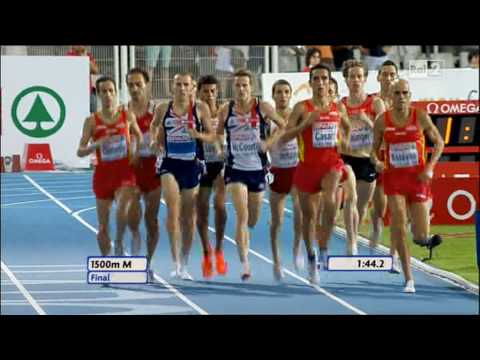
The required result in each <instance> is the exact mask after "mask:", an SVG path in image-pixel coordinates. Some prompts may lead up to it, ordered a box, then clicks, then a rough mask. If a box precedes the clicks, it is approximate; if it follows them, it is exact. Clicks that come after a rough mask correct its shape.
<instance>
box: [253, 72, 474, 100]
mask: <svg viewBox="0 0 480 360" xmlns="http://www.w3.org/2000/svg"><path fill="white" fill-rule="evenodd" d="M440 75H441V76H433V75H432V76H426V77H418V76H416V75H415V74H413V73H412V72H410V71H409V70H400V73H399V76H400V78H403V79H407V80H408V81H409V82H410V88H411V91H412V101H421V100H467V99H468V97H469V95H470V96H471V98H472V100H474V99H478V95H479V94H478V80H479V79H478V78H479V71H478V70H477V69H444V70H441V73H440ZM308 77H309V73H308V72H302V73H272V74H263V75H262V89H263V90H262V96H263V100H265V101H268V102H270V103H272V104H273V99H272V86H273V84H274V83H275V81H277V80H279V79H285V80H287V81H288V82H289V83H290V84H291V85H292V88H293V96H292V101H291V105H292V106H293V105H294V104H295V103H297V102H298V101H301V100H305V99H308V98H311V97H312V92H311V89H310V87H309V86H308ZM332 77H334V78H335V80H337V82H338V91H339V93H340V95H341V96H346V95H348V88H347V85H346V83H345V80H344V78H343V75H342V73H341V72H338V71H336V72H332ZM365 90H366V92H367V93H368V94H371V93H376V92H378V91H380V83H379V82H378V81H377V71H369V72H368V78H367V83H366V84H365ZM475 91H476V93H475Z"/></svg>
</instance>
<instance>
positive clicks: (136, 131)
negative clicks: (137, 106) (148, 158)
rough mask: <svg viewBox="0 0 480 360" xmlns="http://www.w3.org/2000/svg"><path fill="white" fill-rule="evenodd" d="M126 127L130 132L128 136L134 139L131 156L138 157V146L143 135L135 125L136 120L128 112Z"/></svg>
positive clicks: (130, 112)
mask: <svg viewBox="0 0 480 360" xmlns="http://www.w3.org/2000/svg"><path fill="white" fill-rule="evenodd" d="M127 116H128V127H129V131H130V135H132V136H133V137H135V144H136V146H135V148H134V149H133V150H134V151H133V156H138V152H139V150H140V144H141V143H142V142H143V135H142V132H141V131H140V128H139V127H138V124H137V118H136V116H135V114H134V113H133V112H132V111H129V112H128V115H127Z"/></svg>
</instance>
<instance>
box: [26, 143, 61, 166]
mask: <svg viewBox="0 0 480 360" xmlns="http://www.w3.org/2000/svg"><path fill="white" fill-rule="evenodd" d="M24 161H25V166H24V169H25V171H29V170H33V171H46V170H55V167H54V166H53V158H52V152H51V151H50V144H26V145H25V151H24Z"/></svg>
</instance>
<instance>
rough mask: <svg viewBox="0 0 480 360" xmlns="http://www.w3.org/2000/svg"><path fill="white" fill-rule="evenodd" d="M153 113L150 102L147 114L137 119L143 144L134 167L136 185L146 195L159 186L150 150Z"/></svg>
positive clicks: (154, 159)
mask: <svg viewBox="0 0 480 360" xmlns="http://www.w3.org/2000/svg"><path fill="white" fill-rule="evenodd" d="M154 113H155V105H154V103H153V102H150V103H149V105H148V109H147V112H146V113H145V114H144V115H142V116H141V117H137V123H138V127H139V128H140V131H141V132H142V134H143V143H142V144H140V149H139V152H140V161H139V163H138V165H137V166H135V167H134V170H135V175H136V178H137V185H138V187H139V188H140V191H142V192H144V193H148V192H150V191H153V190H155V189H156V188H158V187H159V186H160V184H161V183H160V178H159V177H157V174H156V167H155V164H156V161H157V156H156V155H155V154H154V153H153V152H152V151H151V150H150V124H151V122H152V120H153V114H154Z"/></svg>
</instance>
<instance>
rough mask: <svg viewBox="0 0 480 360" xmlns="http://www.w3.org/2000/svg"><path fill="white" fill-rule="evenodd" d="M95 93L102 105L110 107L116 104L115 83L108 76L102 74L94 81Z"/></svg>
mask: <svg viewBox="0 0 480 360" xmlns="http://www.w3.org/2000/svg"><path fill="white" fill-rule="evenodd" d="M95 87H96V89H97V94H98V96H99V97H100V100H101V102H102V107H111V106H115V105H116V101H117V84H116V83H115V80H114V79H113V78H112V77H110V76H102V77H100V78H98V79H97V81H96V82H95Z"/></svg>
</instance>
